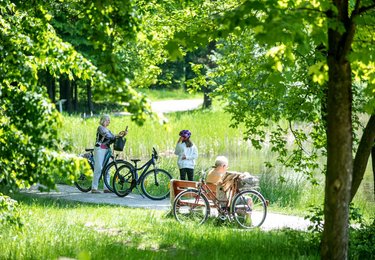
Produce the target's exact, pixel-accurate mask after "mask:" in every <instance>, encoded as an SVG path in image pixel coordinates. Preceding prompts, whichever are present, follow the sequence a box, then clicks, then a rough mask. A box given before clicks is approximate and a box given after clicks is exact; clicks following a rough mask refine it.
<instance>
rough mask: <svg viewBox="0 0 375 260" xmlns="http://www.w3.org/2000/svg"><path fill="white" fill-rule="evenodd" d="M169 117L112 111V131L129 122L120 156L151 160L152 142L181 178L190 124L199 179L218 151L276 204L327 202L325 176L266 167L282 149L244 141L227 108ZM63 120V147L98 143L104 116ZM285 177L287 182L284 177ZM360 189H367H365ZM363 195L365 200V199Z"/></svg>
mask: <svg viewBox="0 0 375 260" xmlns="http://www.w3.org/2000/svg"><path fill="white" fill-rule="evenodd" d="M166 117H167V118H168V120H169V122H168V124H167V125H162V124H160V123H159V122H158V121H152V120H148V121H147V122H146V123H145V124H144V125H143V126H138V125H137V124H135V123H134V122H132V121H131V120H130V118H129V117H127V116H114V115H112V117H111V124H110V126H109V129H111V131H112V132H114V133H117V132H119V131H121V130H123V129H125V127H126V126H129V134H128V135H127V143H126V147H125V150H124V151H123V152H121V153H120V157H122V158H125V159H126V160H129V159H132V158H140V159H142V162H146V160H147V159H148V158H149V157H150V155H151V150H152V147H155V148H156V149H157V151H158V152H159V154H160V160H159V167H160V168H163V169H165V170H167V171H169V172H170V173H171V174H172V175H173V177H174V178H178V176H179V174H178V168H177V163H176V156H175V155H174V148H175V144H176V142H177V139H178V133H179V131H180V130H181V129H190V130H191V131H192V137H191V139H192V141H193V142H194V143H195V145H197V147H198V151H199V157H198V160H197V166H196V170H195V179H198V178H199V174H200V172H201V171H202V170H203V171H207V170H208V169H209V168H210V167H211V166H212V165H213V163H214V160H215V157H216V156H217V155H225V156H227V157H228V158H229V163H230V170H234V171H241V172H243V171H247V172H250V173H252V174H254V175H257V176H259V177H261V178H262V179H263V181H262V183H263V185H261V189H262V190H261V192H262V193H264V195H265V196H266V198H267V199H270V201H271V202H275V203H273V205H274V206H275V207H278V208H279V209H282V210H286V209H287V208H290V209H293V208H298V209H299V210H300V211H303V210H305V209H306V207H308V206H309V205H321V204H322V203H323V194H324V191H323V183H324V181H323V180H324V179H323V176H322V175H321V183H320V186H317V187H314V186H311V185H310V183H309V182H308V181H306V180H305V179H304V178H302V177H299V176H298V175H296V174H294V173H292V172H291V171H290V170H288V171H287V170H285V169H284V168H282V167H274V168H272V169H268V168H266V167H265V166H264V162H265V161H271V162H274V163H275V161H276V158H277V154H275V153H272V152H271V151H270V150H267V149H266V150H262V151H259V150H256V149H255V148H254V147H253V146H252V145H251V143H250V142H246V141H244V139H243V132H244V129H243V128H242V127H241V126H240V127H239V128H238V129H234V128H230V127H229V125H230V121H231V119H230V116H229V115H228V114H226V113H224V112H223V111H222V110H220V109H214V110H196V111H188V112H177V113H171V114H167V115H166ZM63 120H64V122H63V128H62V130H61V132H60V136H61V138H62V139H63V140H66V147H64V148H63V147H62V148H61V149H64V150H69V151H70V152H72V153H75V154H80V153H82V152H83V151H84V148H86V147H93V145H94V142H95V133H96V128H97V127H98V124H99V123H98V122H99V117H92V118H86V119H83V118H81V117H78V116H64V117H63ZM142 162H141V163H142ZM276 165H277V164H276ZM280 177H281V178H280ZM281 179H284V180H285V181H284V182H281V181H280V180H281ZM360 192H362V193H364V194H367V193H368V192H366V191H363V189H362V190H361V191H360ZM357 197H358V198H356V200H357V202H356V203H357V204H361V205H364V206H365V205H366V206H365V207H364V209H367V208H370V209H373V208H374V199H373V198H372V199H371V198H370V200H369V199H368V198H364V197H363V196H361V195H359V196H357ZM363 200H364V201H365V202H362V201H363ZM369 204H370V205H369Z"/></svg>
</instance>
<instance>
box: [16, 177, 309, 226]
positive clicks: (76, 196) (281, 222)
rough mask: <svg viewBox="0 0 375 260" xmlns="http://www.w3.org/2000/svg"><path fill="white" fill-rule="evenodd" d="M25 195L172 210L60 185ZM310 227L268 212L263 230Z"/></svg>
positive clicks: (162, 202)
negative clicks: (49, 189) (52, 189)
mask: <svg viewBox="0 0 375 260" xmlns="http://www.w3.org/2000/svg"><path fill="white" fill-rule="evenodd" d="M23 193H26V194H30V195H33V196H40V197H50V198H55V199H63V200H69V201H76V202H83V203H93V204H107V205H118V206H124V207H131V208H144V209H152V210H165V211H168V210H170V208H171V205H170V201H169V199H164V200H151V199H148V198H146V197H142V196H140V195H138V194H134V193H131V194H129V195H128V196H126V197H123V198H120V197H118V196H117V195H116V194H114V193H99V194H93V193H90V192H88V193H84V192H81V191H79V190H78V189H77V188H76V187H74V186H69V185H62V184H58V185H57V190H54V191H51V192H40V191H39V190H38V188H37V186H33V187H32V188H31V189H28V190H24V191H23ZM308 225H309V222H308V221H307V220H305V219H303V218H301V217H297V216H289V215H284V214H276V213H272V212H268V213H267V218H266V220H265V222H264V223H263V225H262V226H261V228H262V229H263V230H274V229H281V228H291V229H296V230H307V227H308Z"/></svg>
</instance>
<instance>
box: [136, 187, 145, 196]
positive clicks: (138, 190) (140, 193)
mask: <svg viewBox="0 0 375 260" xmlns="http://www.w3.org/2000/svg"><path fill="white" fill-rule="evenodd" d="M135 188H136V189H137V191H138V193H139V194H141V196H142V198H145V196H143V193H142V192H141V191H140V190H139V189H138V185H136V186H135Z"/></svg>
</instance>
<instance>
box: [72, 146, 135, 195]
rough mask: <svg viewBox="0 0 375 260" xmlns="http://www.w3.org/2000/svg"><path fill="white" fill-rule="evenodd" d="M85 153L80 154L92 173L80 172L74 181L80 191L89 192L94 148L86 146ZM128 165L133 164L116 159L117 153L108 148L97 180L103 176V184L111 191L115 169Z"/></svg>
mask: <svg viewBox="0 0 375 260" xmlns="http://www.w3.org/2000/svg"><path fill="white" fill-rule="evenodd" d="M85 151H86V153H85V154H83V155H81V156H82V157H84V158H86V159H87V161H88V163H89V165H90V167H91V169H92V174H90V175H85V174H84V173H81V175H80V176H79V177H78V179H77V181H76V182H74V184H75V186H76V187H77V188H78V189H79V190H80V191H82V192H89V191H90V190H91V185H92V178H93V173H94V164H95V162H94V154H93V152H94V149H93V148H86V149H85ZM122 165H128V166H129V167H133V165H132V164H131V163H129V162H127V161H125V160H123V159H118V154H116V155H114V153H113V152H112V149H108V152H107V153H106V155H105V157H104V161H103V169H102V172H101V175H100V178H99V181H100V180H101V179H102V178H103V182H104V185H105V186H106V187H107V188H108V190H110V191H112V192H113V187H112V186H111V183H112V182H113V177H114V175H115V173H116V171H117V170H118V169H119V168H120V167H121V166H122Z"/></svg>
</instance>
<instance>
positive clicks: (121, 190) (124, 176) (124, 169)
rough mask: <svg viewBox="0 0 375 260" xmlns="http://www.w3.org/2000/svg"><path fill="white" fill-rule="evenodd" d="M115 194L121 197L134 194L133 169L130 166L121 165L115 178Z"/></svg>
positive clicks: (113, 182)
mask: <svg viewBox="0 0 375 260" xmlns="http://www.w3.org/2000/svg"><path fill="white" fill-rule="evenodd" d="M112 187H113V192H114V193H115V194H116V195H117V196H119V197H125V196H126V195H128V194H129V193H130V192H132V190H133V188H134V187H135V180H134V178H133V167H130V166H129V165H128V164H123V165H121V166H120V167H119V168H118V170H117V171H116V173H115V175H114V176H113V180H112Z"/></svg>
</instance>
